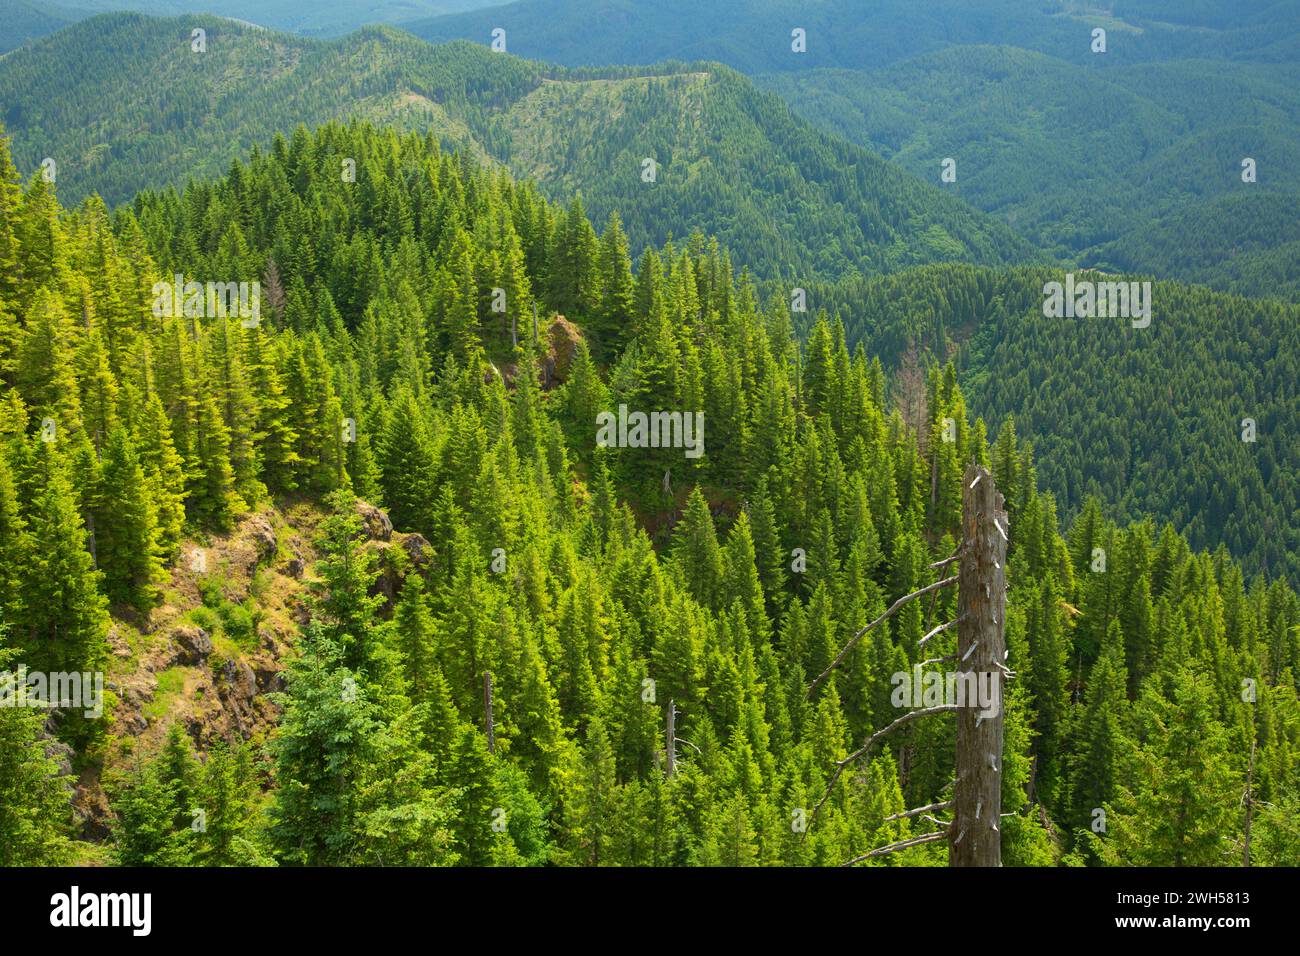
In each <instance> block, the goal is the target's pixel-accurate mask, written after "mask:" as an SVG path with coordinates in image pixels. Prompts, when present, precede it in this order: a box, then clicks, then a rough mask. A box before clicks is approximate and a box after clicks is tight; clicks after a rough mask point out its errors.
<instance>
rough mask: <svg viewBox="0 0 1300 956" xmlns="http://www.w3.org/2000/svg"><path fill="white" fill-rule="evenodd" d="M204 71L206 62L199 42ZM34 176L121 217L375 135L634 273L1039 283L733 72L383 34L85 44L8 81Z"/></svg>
mask: <svg viewBox="0 0 1300 956" xmlns="http://www.w3.org/2000/svg"><path fill="white" fill-rule="evenodd" d="M193 27H201V28H203V29H206V31H207V34H206V49H205V51H204V52H202V53H199V52H194V51H193V50H192V49H191V40H190V35H191V29H192V28H193ZM0 103H3V104H4V119H5V122H6V124H7V126H8V128H9V130H10V133H11V135H12V136H13V138H14V141H15V147H14V149H15V156H16V161H17V162H18V164H19V166H20V168H22V169H24V170H29V169H33V168H35V167H36V166H37V165H38V164H39V163H41V162H42V161H43V160H44V158H46V157H50V158H53V159H54V160H55V162H56V163H57V169H58V175H59V179H58V181H59V184H60V188H61V189H62V190H63V191H64V194H65V195H66V196H69V197H75V198H78V199H80V198H81V197H82V196H84V195H86V194H88V193H90V192H92V191H93V192H97V193H98V194H99V195H100V196H102V197H103V198H104V200H105V201H106V202H107V203H108V204H109V205H110V206H113V205H116V204H118V203H120V202H123V201H125V200H127V199H129V198H130V197H131V196H132V195H133V194H134V193H135V192H136V191H137V190H138V189H140V188H142V187H157V186H163V185H169V184H173V185H177V186H180V185H183V184H184V182H185V180H186V179H187V178H189V177H203V176H211V175H216V174H218V173H220V172H222V171H224V170H225V169H226V167H227V166H228V164H229V163H230V162H231V160H233V159H235V158H236V157H238V156H242V155H245V154H246V153H247V151H248V150H249V149H251V148H252V147H253V146H261V147H262V148H265V147H266V146H267V145H268V144H269V143H270V140H271V137H272V136H274V135H275V134H276V133H277V132H280V131H282V130H286V129H292V128H293V126H294V125H295V124H297V123H299V122H305V123H307V124H309V125H315V124H318V123H322V122H325V121H326V120H328V119H331V118H336V117H344V116H362V117H367V118H370V119H373V120H376V121H381V122H384V123H390V124H393V125H397V126H399V127H404V128H411V127H416V128H419V129H421V130H433V131H434V132H435V133H436V134H437V135H438V137H439V139H440V141H441V142H442V143H443V145H444V146H448V145H454V146H457V147H458V148H460V149H462V150H463V151H465V152H467V153H469V154H471V155H474V156H475V157H478V158H482V159H492V160H496V161H498V162H501V163H503V164H505V165H507V166H509V168H510V169H511V170H512V171H514V172H515V173H516V174H517V175H519V176H521V177H529V178H534V179H536V180H537V181H538V183H539V185H540V186H541V188H542V189H543V190H544V191H545V192H546V193H547V195H548V196H550V197H551V198H553V199H559V200H562V201H564V202H568V201H570V200H572V199H574V198H575V197H577V196H580V197H581V200H582V201H583V202H584V204H585V208H586V210H587V211H588V212H589V213H590V214H591V215H592V216H593V217H594V218H595V219H596V221H597V222H604V221H605V220H606V219H607V218H608V217H609V215H610V214H611V213H612V212H615V211H617V212H618V213H619V215H620V216H621V217H622V219H623V222H624V227H625V229H626V231H627V234H628V238H629V241H630V243H631V247H632V250H633V254H634V255H639V253H640V251H641V250H642V249H643V248H644V247H646V246H647V245H652V246H658V245H661V244H662V243H663V242H664V241H666V240H667V238H668V237H669V236H670V235H673V236H676V237H678V238H685V237H687V236H689V235H690V234H691V233H692V232H694V231H696V230H700V231H702V232H707V233H710V234H716V235H717V236H718V238H719V239H720V240H721V241H723V242H724V243H725V244H726V245H727V247H728V248H729V249H730V250H731V256H732V258H733V264H734V265H735V266H736V267H737V268H741V267H744V266H748V267H749V268H750V269H751V270H752V271H753V272H755V273H756V274H757V275H759V276H762V277H766V278H773V279H775V278H777V277H778V276H779V277H785V278H790V279H791V280H794V281H797V282H801V281H810V280H811V279H812V278H813V277H816V276H819V275H820V276H822V277H825V278H829V277H832V276H838V275H844V274H849V273H853V272H860V273H863V274H866V273H871V272H880V271H888V270H892V269H897V268H901V267H903V266H906V265H912V264H919V263H925V262H945V261H974V262H980V263H984V264H995V263H1005V262H1018V261H1042V260H1043V256H1042V255H1041V254H1039V253H1037V252H1035V251H1034V250H1033V249H1031V248H1030V247H1029V246H1028V245H1027V244H1026V243H1024V242H1023V241H1022V240H1020V239H1019V238H1018V237H1017V236H1016V235H1015V234H1014V233H1013V232H1012V231H1011V229H1010V228H1008V227H1007V226H1005V225H1003V224H1001V223H998V222H997V221H996V220H994V219H992V218H990V217H987V216H985V215H983V214H981V213H979V212H978V211H976V210H974V209H973V208H972V207H970V206H968V205H966V204H965V203H964V202H962V201H960V200H958V199H955V198H954V197H952V196H950V195H946V194H944V193H943V192H942V191H941V190H940V189H939V188H938V187H937V186H934V185H930V184H925V183H922V182H920V181H919V180H917V179H914V178H913V177H911V176H909V175H908V174H906V173H905V172H903V171H902V170H900V169H898V168H897V167H895V166H893V165H891V164H889V163H886V162H884V161H882V160H881V159H880V158H879V157H877V156H874V155H872V154H870V153H868V152H866V151H865V150H862V149H860V148H858V147H854V146H851V145H849V144H848V143H845V142H843V141H841V140H839V139H837V138H834V137H830V136H827V135H825V134H822V133H820V132H818V131H816V130H815V129H813V128H812V127H811V126H810V125H808V124H807V123H806V122H804V121H802V120H800V119H798V118H797V117H795V116H794V115H793V114H791V112H790V110H789V108H788V107H787V106H786V105H785V104H784V103H782V102H781V101H780V100H779V99H778V98H777V97H775V96H773V95H771V94H768V93H763V92H761V91H759V90H757V89H755V88H754V86H753V85H752V84H751V83H749V81H747V80H746V79H744V78H743V77H741V76H740V75H738V74H736V73H735V72H733V71H732V70H729V69H727V68H725V67H722V66H719V65H718V64H716V63H714V64H693V65H684V64H681V63H678V64H668V65H663V66H659V67H650V68H646V67H638V68H628V69H620V68H613V69H606V70H585V71H576V72H575V71H567V70H564V69H562V68H555V67H549V66H546V65H543V64H539V63H531V62H527V61H524V60H519V59H516V58H514V57H513V56H510V55H508V54H500V53H493V52H490V51H489V50H487V49H485V48H484V47H482V46H478V45H473V44H468V43H454V44H449V45H446V46H440V47H432V46H430V45H428V44H426V43H423V42H421V41H419V40H416V39H414V38H413V37H411V36H409V35H407V34H404V33H401V32H399V31H396V30H392V29H388V28H382V27H373V28H366V29H365V30H362V31H359V32H358V33H355V34H352V35H350V36H348V37H345V38H344V39H342V40H339V41H334V42H328V43H326V42H321V41H312V40H304V39H300V38H296V37H290V36H286V35H283V34H276V33H270V32H267V31H264V30H257V29H254V28H250V27H244V26H240V25H238V24H234V23H231V22H229V21H222V20H216V19H213V18H202V17H198V18H194V17H187V18H183V19H178V20H158V19H150V18H144V17H139V16H133V15H118V16H113V17H104V18H96V19H94V20H91V21H86V22H84V23H80V24H77V25H76V26H74V27H73V28H70V29H68V30H65V31H62V32H60V33H59V34H57V35H55V36H54V37H50V38H48V39H46V40H44V41H41V42H39V43H37V44H35V45H33V46H31V47H29V48H26V49H23V50H19V51H16V52H15V53H14V54H13V55H12V56H11V57H7V58H5V59H4V60H3V61H0Z"/></svg>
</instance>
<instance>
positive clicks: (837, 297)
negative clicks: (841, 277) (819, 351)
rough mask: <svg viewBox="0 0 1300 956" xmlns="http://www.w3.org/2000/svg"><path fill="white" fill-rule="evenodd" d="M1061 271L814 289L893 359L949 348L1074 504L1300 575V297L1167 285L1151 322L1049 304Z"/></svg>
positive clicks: (974, 400)
mask: <svg viewBox="0 0 1300 956" xmlns="http://www.w3.org/2000/svg"><path fill="white" fill-rule="evenodd" d="M1088 276H1091V277H1092V278H1095V279H1099V280H1101V279H1115V278H1125V277H1118V276H1107V277H1102V276H1100V275H1097V274H1093V273H1087V274H1083V273H1081V274H1080V276H1079V278H1080V279H1084V278H1087V277H1088ZM1127 278H1133V277H1127ZM1062 279H1063V276H1062V274H1061V272H1060V271H1052V270H990V269H977V268H972V267H968V266H936V267H927V268H922V269H916V270H909V271H908V272H905V273H901V274H899V275H897V276H889V277H884V278H878V279H869V280H863V281H856V280H851V281H848V282H845V283H841V284H838V285H836V286H832V287H828V288H825V289H818V290H817V291H816V292H815V294H814V301H816V302H817V303H819V304H823V305H825V306H826V307H827V308H829V309H830V310H831V311H839V312H840V313H841V314H842V315H843V316H845V318H846V338H847V341H848V342H849V343H851V344H861V345H862V346H864V347H865V349H866V351H867V354H869V355H876V356H879V357H880V358H881V359H882V361H884V362H885V364H886V366H887V367H888V368H891V369H895V368H899V367H902V366H905V365H909V364H911V363H916V362H918V361H919V362H920V363H924V362H925V361H926V356H931V357H937V358H939V359H940V360H946V359H947V358H948V357H950V356H951V357H953V358H954V359H955V361H956V362H957V365H958V368H959V369H960V377H961V381H962V383H963V385H964V386H965V389H966V395H967V401H968V403H969V404H970V407H971V409H972V411H973V412H975V413H977V414H980V415H982V416H984V417H985V418H986V419H987V420H988V421H989V422H990V424H991V425H993V426H995V427H996V426H1000V425H1001V423H1003V422H1004V421H1008V420H1014V423H1015V428H1016V430H1017V432H1018V433H1019V434H1020V435H1021V436H1022V437H1025V438H1028V439H1031V440H1032V442H1033V445H1034V450H1035V454H1036V456H1037V458H1038V471H1039V477H1040V478H1041V480H1042V482H1043V484H1044V486H1045V487H1046V488H1049V489H1051V490H1052V491H1053V492H1054V493H1055V495H1056V498H1057V501H1058V503H1059V504H1060V507H1061V510H1062V512H1063V513H1064V514H1065V515H1066V516H1068V517H1070V518H1073V516H1074V515H1076V514H1078V513H1079V511H1080V510H1081V509H1082V508H1083V507H1084V506H1085V503H1086V501H1087V499H1088V498H1089V497H1090V496H1092V497H1096V498H1097V499H1098V501H1099V503H1100V504H1101V506H1102V507H1103V508H1104V510H1106V511H1107V512H1108V513H1109V514H1111V515H1113V516H1115V517H1117V518H1119V519H1121V520H1136V519H1138V518H1140V517H1141V516H1143V515H1151V516H1155V517H1156V518H1158V519H1161V520H1168V521H1170V522H1172V523H1173V525H1174V526H1175V527H1176V528H1177V529H1178V530H1179V531H1180V532H1181V533H1183V534H1184V535H1186V536H1187V538H1188V540H1189V542H1190V543H1191V544H1192V546H1193V547H1194V548H1211V549H1212V548H1214V547H1216V546H1217V545H1219V544H1224V545H1226V546H1227V547H1228V548H1229V549H1230V551H1231V552H1232V553H1233V554H1234V555H1237V556H1238V557H1239V558H1241V559H1242V560H1243V562H1244V563H1245V566H1246V567H1247V569H1248V570H1249V571H1251V572H1256V571H1265V572H1268V573H1270V574H1272V575H1274V576H1287V577H1289V579H1290V580H1291V581H1292V582H1295V581H1298V580H1300V537H1297V535H1298V534H1300V521H1297V516H1298V515H1300V444H1298V443H1297V442H1296V440H1295V434H1294V427H1295V423H1296V422H1298V421H1300V387H1298V386H1297V384H1296V382H1297V375H1298V374H1300V306H1293V305H1283V304H1280V303H1276V302H1272V301H1268V300H1255V299H1244V298H1239V297H1236V296H1230V295H1224V294H1221V293H1216V292H1211V291H1209V290H1207V289H1204V288H1200V287H1197V286H1190V285H1183V284H1181V283H1176V282H1157V283H1155V284H1154V285H1153V289H1152V302H1153V309H1152V312H1153V315H1152V320H1151V325H1150V327H1148V328H1143V329H1138V328H1133V327H1132V324H1131V322H1130V321H1129V320H1128V319H1123V318H1110V319H1103V318H1073V319H1049V318H1045V317H1044V315H1043V287H1044V284H1045V283H1046V282H1049V281H1053V280H1055V281H1061V280H1062ZM913 345H915V347H916V349H915V350H914V351H912V352H909V347H910V346H913ZM918 352H919V355H918ZM1245 419H1250V420H1251V421H1252V422H1253V423H1254V425H1255V430H1254V432H1253V433H1252V434H1251V436H1250V437H1251V440H1250V441H1245V440H1243V433H1244V432H1245V430H1246V425H1245Z"/></svg>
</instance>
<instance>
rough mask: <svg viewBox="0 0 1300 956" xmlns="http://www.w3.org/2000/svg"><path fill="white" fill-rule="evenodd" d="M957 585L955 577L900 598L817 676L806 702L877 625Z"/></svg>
mask: <svg viewBox="0 0 1300 956" xmlns="http://www.w3.org/2000/svg"><path fill="white" fill-rule="evenodd" d="M956 583H957V578H955V577H951V578H944V579H943V580H942V581H935V582H934V583H933V584H927V585H926V586H925V587H923V588H921V589H920V590H919V591H913V592H912V593H911V594H904V595H903V596H902V597H901V598H899V599H898V600H897V601H895V602H894V603H893V604H891V605H890V606H889V610H888V611H886V612H885V613H884V614H882V615H880V617H878V618H876V619H875V620H874V621H872V622H871V623H870V624H868V625H867V626H866V627H864V628H863V629H862V630H860V631H858V633H856V634H854V635H853V637H852V639H851V640H850V641H849V642H848V643H847V644H845V645H844V649H843V650H842V651H840V652H839V653H838V654H837V655H835V660H833V661H831V662H830V664H829V666H827V668H826V670H824V671H822V672H821V673H820V674H819V675H818V676H817V679H816V680H815V681H813V682H812V686H811V687H809V688H808V693H807V694H806V695H805V696H804V700H811V699H812V695H813V691H815V690H816V689H817V685H818V684H820V683H821V682H822V681H824V680H825V679H826V677H827V675H829V674H830V672H831V671H833V670H835V668H836V667H838V666H839V665H840V662H841V661H843V660H844V658H845V657H847V656H848V654H849V651H851V650H853V648H854V647H855V646H856V645H857V643H858V641H860V640H861V639H862V635H864V634H866V633H867V631H869V630H871V629H872V628H873V627H875V626H876V625H877V624H880V623H881V622H883V621H886V620H888V619H889V618H891V617H893V615H894V613H895V612H896V611H898V609H899V608H901V607H902V606H903V605H905V604H907V603H908V602H909V601H914V600H916V599H917V598H919V597H921V596H922V595H925V594H929V593H930V592H931V591H937V590H938V589H939V588H943V587H947V586H948V585H950V584H956Z"/></svg>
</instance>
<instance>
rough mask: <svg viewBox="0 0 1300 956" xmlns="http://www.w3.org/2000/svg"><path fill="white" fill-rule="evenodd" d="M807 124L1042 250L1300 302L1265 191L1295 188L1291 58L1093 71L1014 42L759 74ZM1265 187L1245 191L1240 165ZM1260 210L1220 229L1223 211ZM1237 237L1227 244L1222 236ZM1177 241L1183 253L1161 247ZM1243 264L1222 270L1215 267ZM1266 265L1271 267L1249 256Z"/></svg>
mask: <svg viewBox="0 0 1300 956" xmlns="http://www.w3.org/2000/svg"><path fill="white" fill-rule="evenodd" d="M759 82H760V84H761V85H763V86H766V87H768V88H770V89H773V90H775V91H776V92H779V93H781V94H782V96H784V97H786V98H787V99H788V100H789V101H790V102H791V104H792V105H793V106H794V107H795V108H796V109H797V110H798V111H799V112H800V113H801V114H802V115H804V116H807V117H808V118H809V119H810V120H812V121H813V122H815V123H817V124H818V125H820V126H822V127H823V128H825V129H828V130H831V131H834V132H838V133H840V134H841V135H843V136H845V137H846V138H848V139H851V140H853V141H855V142H858V143H860V144H861V145H864V146H866V147H867V148H869V149H872V150H875V151H878V152H880V153H881V154H882V155H884V156H886V157H888V158H891V159H893V160H895V161H896V162H898V163H899V164H900V165H902V166H904V167H906V168H907V169H910V170H911V171H912V172H914V173H916V174H917V175H918V176H922V177H925V178H930V179H931V180H933V181H935V182H937V181H938V179H939V172H940V164H941V162H942V161H943V159H944V158H946V157H953V158H955V159H956V160H957V181H956V182H955V183H953V184H951V185H950V187H949V188H951V189H953V191H954V192H956V193H957V194H958V195H960V196H962V197H963V198H965V199H967V200H969V201H970V202H971V203H973V204H974V205H976V206H979V207H980V208H981V209H984V210H987V211H990V212H994V213H996V214H997V215H999V216H1000V217H1002V218H1003V219H1004V220H1006V221H1007V222H1008V223H1009V224H1011V225H1012V226H1013V227H1014V228H1015V229H1017V230H1018V231H1020V232H1021V233H1023V234H1024V235H1025V236H1027V237H1028V238H1030V239H1031V240H1032V241H1034V242H1036V243H1038V244H1040V245H1041V246H1042V247H1043V248H1044V249H1046V250H1048V251H1050V252H1052V253H1054V254H1056V255H1057V256H1061V257H1067V258H1068V257H1077V258H1079V259H1080V260H1081V261H1083V262H1085V263H1097V264H1104V263H1111V264H1113V265H1120V266H1122V267H1123V268H1126V269H1134V270H1138V271H1146V272H1153V273H1157V274H1159V275H1164V276H1170V277H1177V278H1185V279H1189V280H1193V281H1202V282H1208V283H1211V284H1215V285H1217V286H1219V287H1222V288H1224V289H1229V290H1232V291H1238V292H1243V293H1247V294H1252V295H1277V294H1281V293H1280V292H1279V289H1278V285H1279V282H1278V280H1279V279H1280V280H1281V284H1282V285H1283V286H1285V287H1287V288H1288V289H1292V292H1291V293H1290V295H1292V296H1294V289H1293V288H1292V287H1293V286H1295V285H1296V284H1298V283H1300V261H1297V260H1296V259H1295V258H1294V257H1292V258H1291V259H1290V260H1289V261H1287V260H1279V259H1278V257H1277V255H1276V250H1274V249H1272V246H1273V244H1274V243H1273V238H1274V237H1275V236H1276V235H1277V230H1278V229H1279V228H1282V226H1281V225H1280V224H1277V225H1274V223H1275V221H1276V220H1278V219H1279V217H1280V218H1283V219H1284V218H1285V212H1286V211H1287V210H1291V209H1294V208H1295V203H1294V200H1291V201H1287V202H1285V203H1284V204H1282V205H1281V206H1278V205H1276V204H1275V201H1274V200H1270V199H1267V198H1265V195H1268V196H1275V194H1276V193H1277V192H1278V191H1282V192H1288V191H1290V192H1294V190H1295V184H1297V183H1300V125H1297V123H1296V122H1295V117H1296V116H1300V64H1276V63H1229V62H1224V61H1221V60H1218V61H1186V62H1165V63H1154V64H1145V65H1134V66H1127V67H1123V68H1121V69H1109V70H1096V69H1091V68H1089V67H1087V66H1080V65H1076V64H1072V63H1067V62H1065V61H1063V60H1058V59H1054V58H1052V57H1048V56H1044V55H1042V54H1039V53H1034V52H1030V51H1027V50H1020V49H1015V48H1011V47H985V46H972V47H951V48H948V49H945V50H941V51H939V52H936V53H931V54H926V55H924V56H920V57H917V58H915V59H912V60H908V61H906V62H903V63H899V64H895V65H893V66H890V67H888V68H885V69H882V70H877V71H856V70H812V71H808V72H804V73H774V74H768V75H766V76H763V77H760V78H759ZM1247 157H1249V158H1252V159H1254V160H1255V162H1256V169H1257V179H1258V182H1256V183H1254V184H1247V183H1243V182H1242V178H1241V172H1242V168H1241V163H1242V160H1243V159H1244V158H1247ZM1245 206H1249V207H1250V208H1252V209H1257V210H1259V211H1260V213H1262V215H1251V216H1249V217H1247V218H1245V219H1244V220H1240V221H1234V222H1231V223H1226V224H1225V228H1223V229H1220V228H1218V227H1217V226H1214V225H1212V224H1214V223H1217V222H1218V220H1219V217H1220V216H1221V215H1223V213H1224V211H1225V209H1241V208H1245ZM1228 234H1231V235H1232V237H1233V239H1232V242H1231V243H1228V244H1226V245H1225V244H1224V242H1223V241H1222V239H1223V237H1224V236H1227V235H1228ZM1161 236H1164V237H1167V238H1168V239H1173V238H1175V237H1177V241H1178V242H1180V243H1181V244H1182V246H1183V248H1182V249H1181V250H1180V252H1179V253H1178V254H1177V255H1171V254H1170V253H1169V252H1165V251H1161V250H1160V249H1159V247H1160V246H1161V244H1162V242H1164V241H1165V240H1162V239H1161V238H1160V237H1161ZM1229 256H1232V257H1235V258H1236V260H1237V261H1236V262H1235V263H1234V265H1233V266H1232V267H1230V268H1228V269H1223V268H1221V266H1220V264H1221V263H1222V262H1223V260H1224V259H1226V258H1227V257H1229ZM1259 256H1263V257H1265V259H1267V260H1268V261H1261V262H1255V261H1254V260H1255V258H1256V257H1259Z"/></svg>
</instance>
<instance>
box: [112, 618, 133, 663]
mask: <svg viewBox="0 0 1300 956" xmlns="http://www.w3.org/2000/svg"><path fill="white" fill-rule="evenodd" d="M108 649H109V650H110V651H112V653H113V656H114V657H130V656H131V645H130V644H128V643H127V642H126V638H125V637H123V636H122V629H121V628H119V627H118V626H117V624H116V623H114V624H113V626H112V627H110V628H109V629H108Z"/></svg>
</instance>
